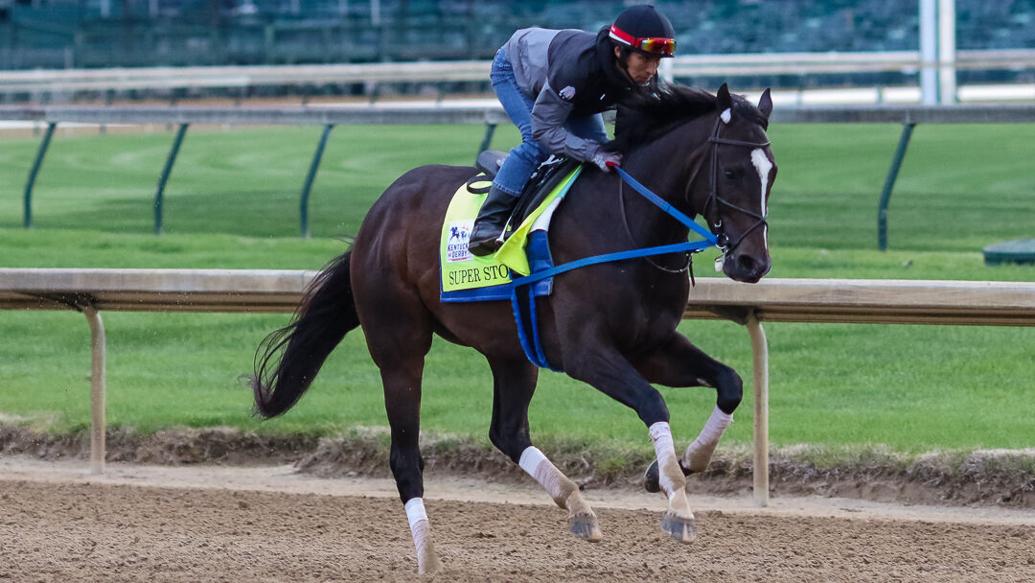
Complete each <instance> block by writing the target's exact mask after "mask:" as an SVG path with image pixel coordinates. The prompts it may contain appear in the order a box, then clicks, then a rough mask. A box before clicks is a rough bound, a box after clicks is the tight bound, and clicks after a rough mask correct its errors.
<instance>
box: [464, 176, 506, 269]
mask: <svg viewBox="0 0 1035 583" xmlns="http://www.w3.org/2000/svg"><path fill="white" fill-rule="evenodd" d="M517 202H518V197H517V196H515V195H513V194H510V193H507V192H504V191H502V190H500V189H499V188H497V187H496V186H495V185H493V187H492V189H491V190H489V196H488V197H486V198H485V202H484V203H483V204H482V208H481V210H480V211H478V218H477V219H475V221H474V229H472V230H471V238H470V239H469V240H468V243H467V248H468V249H469V250H470V251H471V254H472V255H477V256H479V257H481V256H484V255H491V254H492V253H495V252H496V250H497V249H499V248H500V245H502V244H503V241H502V240H501V239H500V236H501V235H502V234H503V229H504V227H506V226H507V219H509V218H510V213H511V212H512V211H513V210H514V207H515V206H517Z"/></svg>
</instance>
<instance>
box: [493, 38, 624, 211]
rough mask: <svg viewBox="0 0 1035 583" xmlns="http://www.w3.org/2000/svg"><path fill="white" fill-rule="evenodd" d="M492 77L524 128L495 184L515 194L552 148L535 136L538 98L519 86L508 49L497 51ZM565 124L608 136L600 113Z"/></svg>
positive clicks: (592, 136)
mask: <svg viewBox="0 0 1035 583" xmlns="http://www.w3.org/2000/svg"><path fill="white" fill-rule="evenodd" d="M489 79H490V80H491V81H492V88H493V90H494V91H495V92H496V97H498V98H499V100H500V103H501V104H502V105H503V110H504V111H506V112H507V115H508V116H509V117H510V121H512V122H514V125H516V126H517V128H518V130H519V131H520V132H521V144H519V145H518V146H517V147H515V148H514V149H512V150H511V151H510V154H509V155H508V156H507V159H506V160H505V161H504V162H503V166H502V167H501V168H500V169H499V172H497V173H496V179H495V180H493V181H492V185H493V186H495V187H496V188H498V189H499V190H502V191H503V192H505V193H507V194H509V195H511V196H514V197H516V196H518V195H520V194H521V191H522V190H524V188H525V184H526V183H527V182H528V177H529V176H531V175H532V172H534V171H535V169H536V168H537V167H539V165H540V164H542V163H543V161H544V160H546V159H547V158H549V157H550V152H548V151H547V150H546V149H545V148H543V146H542V145H541V144H539V142H537V141H536V140H535V139H533V138H532V106H533V105H534V104H535V101H534V100H533V99H532V98H531V97H529V96H528V95H526V94H525V92H524V91H522V90H521V88H520V87H518V83H517V79H516V78H515V77H514V67H513V66H512V65H511V64H510V60H509V59H508V58H507V53H506V51H505V50H503V49H500V50H498V51H496V58H495V59H493V61H492V72H491V73H490V74H489ZM564 128H565V129H566V130H568V131H569V132H571V133H573V134H575V135H576V136H578V137H580V138H583V139H587V140H593V141H594V142H598V143H603V142H606V141H607V139H608V138H607V132H606V131H605V130H604V119H603V118H602V117H601V116H600V114H599V113H595V114H591V115H585V116H578V117H572V118H570V119H568V121H567V123H565V124H564Z"/></svg>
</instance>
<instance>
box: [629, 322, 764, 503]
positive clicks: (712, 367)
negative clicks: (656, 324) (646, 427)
mask: <svg viewBox="0 0 1035 583" xmlns="http://www.w3.org/2000/svg"><path fill="white" fill-rule="evenodd" d="M637 365H638V366H637V368H638V369H639V370H640V371H641V372H642V373H643V374H644V376H646V377H647V379H648V380H650V381H651V382H654V383H658V384H662V385H666V386H670V387H694V386H706V387H715V392H716V398H715V409H714V410H712V414H711V416H710V417H709V418H708V421H707V422H706V423H705V425H704V427H703V428H702V429H701V432H700V433H699V434H698V435H697V438H696V439H694V440H693V441H692V442H690V445H689V446H687V448H686V451H685V452H684V454H683V459H682V460H681V464H682V466H683V471H684V473H686V474H690V473H700V472H703V471H704V470H706V469H707V468H708V462H709V461H711V459H712V454H713V453H714V452H715V447H716V446H717V445H718V444H719V439H720V438H722V434H723V433H725V431H726V428H727V427H729V425H730V423H732V422H733V411H734V410H735V409H736V408H737V406H738V405H740V400H741V398H742V397H743V392H744V384H743V382H742V381H741V379H740V376H739V375H738V374H737V373H736V371H734V370H733V369H732V368H730V367H728V366H726V365H724V364H722V363H721V362H719V361H717V360H715V359H714V358H712V357H710V356H708V355H707V354H705V353H704V352H702V351H701V350H700V349H699V348H697V347H696V346H694V345H693V344H692V343H691V342H690V341H689V340H687V339H686V337H685V336H683V335H682V334H680V333H678V332H674V333H673V334H672V338H671V339H670V340H669V341H668V342H667V343H665V344H663V345H662V346H661V347H659V348H658V349H657V350H656V351H654V352H653V353H651V354H649V355H647V356H646V357H644V358H643V359H642V360H641V361H640V362H638V363H637ZM644 487H645V488H646V489H647V490H648V491H650V492H657V491H658V490H659V486H658V468H657V464H652V465H651V467H649V468H647V471H646V472H645V474H644Z"/></svg>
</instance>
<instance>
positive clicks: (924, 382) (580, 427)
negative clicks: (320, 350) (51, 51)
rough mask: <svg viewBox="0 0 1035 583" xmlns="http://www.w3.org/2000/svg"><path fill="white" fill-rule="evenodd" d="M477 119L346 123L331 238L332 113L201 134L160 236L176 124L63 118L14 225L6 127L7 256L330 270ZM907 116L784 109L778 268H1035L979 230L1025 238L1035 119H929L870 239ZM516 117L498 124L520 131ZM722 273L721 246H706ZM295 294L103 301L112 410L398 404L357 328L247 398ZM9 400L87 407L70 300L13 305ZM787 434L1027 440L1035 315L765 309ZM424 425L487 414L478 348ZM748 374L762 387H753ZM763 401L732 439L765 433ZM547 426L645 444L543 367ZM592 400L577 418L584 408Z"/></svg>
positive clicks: (4, 352)
mask: <svg viewBox="0 0 1035 583" xmlns="http://www.w3.org/2000/svg"><path fill="white" fill-rule="evenodd" d="M480 134H481V128H477V127H474V126H471V127H467V126H460V127H455V128H446V127H416V128H406V127H341V128H338V129H336V130H335V133H334V134H333V135H332V139H331V142H330V144H329V146H328V150H327V153H326V155H325V158H324V164H323V166H322V168H321V171H320V175H319V177H318V179H317V182H316V185H315V188H314V192H313V197H312V207H311V217H312V221H313V223H312V226H313V233H314V238H313V239H311V240H301V239H299V238H297V236H296V235H297V232H298V218H297V217H298V208H297V206H298V193H299V190H300V188H301V184H302V180H303V178H304V174H305V171H306V168H307V165H308V161H309V157H310V156H311V153H312V150H313V148H314V147H315V144H316V141H317V139H318V137H319V129H318V128H273V129H250V130H245V131H239V130H235V131H218V130H208V131H194V130H192V132H191V133H190V134H188V137H187V140H186V142H185V144H184V147H183V151H182V153H181V156H180V160H179V162H178V163H177V167H176V170H175V172H174V173H173V176H172V179H171V181H170V183H169V187H168V191H167V197H168V198H167V200H166V227H165V228H166V234H164V235H162V236H161V237H155V236H153V235H151V234H150V232H151V198H152V196H153V193H154V186H155V181H156V179H157V175H158V172H159V170H160V168H161V164H162V161H163V159H164V156H165V155H166V153H167V150H168V147H169V144H170V143H171V134H170V133H169V132H158V133H153V134H142V135H119V134H109V135H106V136H95V135H81V136H74V137H69V136H62V135H58V136H56V138H55V141H54V144H53V146H52V149H51V152H50V154H49V155H48V159H47V161H46V164H45V167H44V169H43V173H42V175H41V178H40V181H39V183H38V185H37V192H36V199H35V211H36V212H35V225H36V227H35V228H34V229H33V230H30V231H26V230H23V229H21V228H20V224H21V223H20V222H21V192H22V188H23V186H24V180H25V175H26V174H27V169H28V167H29V165H30V164H31V160H32V156H33V155H34V152H35V147H36V143H37V142H36V141H35V140H31V139H4V140H3V141H0V265H2V266H5V267H59V266H62V267H225V268H284V269H315V268H318V267H320V266H321V265H322V264H323V263H325V262H326V261H327V260H329V259H330V258H331V257H332V256H334V255H335V254H337V253H338V252H340V251H341V249H342V248H343V247H344V243H343V242H341V240H342V239H346V238H347V237H348V236H349V235H351V234H352V233H354V232H355V230H356V228H357V226H358V225H359V223H360V221H361V220H362V217H363V215H364V213H365V211H366V209H367V208H368V207H369V205H370V203H371V202H372V201H373V200H374V199H375V198H376V197H377V196H378V194H379V193H380V192H381V191H382V190H383V189H384V187H386V186H387V185H388V184H389V183H390V182H391V181H392V180H393V179H394V178H395V177H396V176H398V175H399V174H401V173H402V172H404V171H405V170H406V169H408V168H410V167H413V166H416V165H419V164H423V163H452V164H465V163H468V162H469V161H470V159H471V158H472V156H473V151H474V148H475V146H476V145H477V143H478V140H479V139H480ZM897 134H898V128H897V127H894V126H862V125H857V126H817V125H796V126H777V127H774V128H773V130H772V132H771V137H772V139H773V142H774V148H775V153H776V156H777V160H778V163H779V164H780V167H781V169H780V177H779V180H778V182H777V188H776V191H775V192H774V195H773V199H772V205H771V206H772V211H771V213H772V214H771V229H770V233H771V240H772V248H773V256H774V262H775V266H774V269H773V272H772V276H773V277H811V278H848V277H862V278H896V279H898V278H902V279H966V280H1014V281H1031V280H1032V278H1033V275H1035V270H1032V269H1031V268H1024V267H1016V266H1014V267H997V268H989V267H985V266H984V265H983V263H982V259H981V254H980V249H981V247H982V246H984V245H986V244H988V243H991V242H995V241H999V240H1003V239H1010V238H1019V237H1031V236H1035V235H1033V233H1032V227H1033V226H1035V223H1033V221H1032V217H1033V216H1035V172H1033V171H1032V170H1031V166H1030V160H1029V159H1028V156H1027V155H1026V153H1025V152H1026V146H1025V144H1027V143H1031V141H1032V140H1033V138H1035V128H1032V127H1030V126H1020V125H1019V126H921V127H919V128H918V129H917V131H916V133H915V137H914V143H913V145H912V147H911V151H910V153H909V155H908V157H907V159H906V163H905V165H904V166H903V169H902V174H901V177H900V180H899V185H898V187H897V188H896V192H895V195H894V197H893V199H892V206H891V222H890V241H891V249H892V251H890V252H888V253H879V252H877V251H875V250H874V249H875V246H876V235H875V231H876V228H875V226H876V204H877V198H878V196H879V193H880V187H881V185H882V183H883V179H884V173H885V171H886V168H887V164H888V162H889V160H890V157H891V153H892V150H893V149H894V147H895V142H896V140H897ZM515 135H516V134H515V132H513V131H512V130H509V129H508V130H503V131H501V133H500V134H499V135H498V137H497V140H496V143H497V144H498V145H506V144H509V143H512V142H513V140H514V139H515ZM698 265H699V267H698V274H699V275H700V276H713V275H714V274H709V273H708V272H709V271H711V269H710V258H709V256H707V255H706V256H705V257H702V258H701V260H700V262H699V264H698ZM287 318H288V317H287V316H286V315H276V316H261V315H222V314H135V313H105V314H104V319H105V325H106V327H107V331H108V343H109V362H108V385H109V397H108V399H109V401H108V402H109V405H108V411H109V419H110V421H111V422H112V423H113V424H115V425H121V426H131V427H135V428H138V429H140V430H144V431H152V430H156V429H160V428H162V427H167V426H172V425H190V426H209V425H232V426H239V427H244V428H249V429H253V428H254V429H258V430H261V431H270V432H292V431H306V432H318V433H332V432H337V431H340V430H342V429H345V428H348V427H355V426H382V425H385V424H386V419H385V413H384V408H383V401H382V396H381V391H380V383H379V377H378V374H377V369H376V367H374V365H373V364H372V363H371V361H370V358H369V356H368V355H367V353H366V349H365V347H364V345H363V338H362V335H361V334H359V333H358V332H357V333H354V334H352V335H350V336H349V337H347V338H346V340H345V342H344V343H343V344H342V346H341V347H340V348H339V349H338V350H337V351H336V352H335V353H334V354H333V355H332V357H331V359H330V361H329V362H328V364H327V366H326V368H325V369H324V371H323V372H322V373H321V376H320V377H319V378H318V379H317V382H316V383H315V385H314V387H313V389H312V390H311V391H310V393H309V394H308V395H307V396H306V397H305V398H304V399H303V401H302V402H301V403H300V404H299V405H298V407H296V408H295V409H294V410H292V411H291V412H290V413H288V414H287V415H286V416H285V417H283V418H282V419H278V420H276V421H272V422H265V423H260V422H258V421H255V420H254V419H252V418H251V417H250V416H249V408H250V398H251V397H250V392H249V391H248V390H247V389H245V388H243V387H242V385H241V383H240V382H239V380H238V376H239V375H241V374H243V373H246V372H249V370H250V367H251V359H252V354H253V352H254V348H255V346H256V345H257V344H258V342H259V340H260V339H261V338H262V337H263V336H264V335H265V334H266V333H268V332H269V331H270V330H272V329H274V328H275V327H277V326H280V325H283V324H284V323H285V322H286V321H287ZM682 327H683V329H684V331H685V332H686V333H687V334H688V335H689V336H690V337H691V338H692V339H693V340H694V341H695V342H696V343H698V344H699V345H700V346H701V347H702V348H703V349H704V350H706V351H707V352H709V353H710V354H713V355H714V356H716V357H718V358H720V359H722V360H724V361H725V362H727V363H729V364H731V365H732V366H734V367H735V368H737V369H738V370H740V371H741V373H742V375H743V376H744V377H745V378H746V379H750V370H751V369H750V366H751V354H750V347H749V343H748V340H747V333H746V331H745V330H744V329H743V328H741V327H739V326H736V325H734V324H731V323H727V322H703V321H688V322H685V323H684V324H683V325H682ZM0 330H2V331H3V334H0V413H6V414H9V415H18V416H24V417H28V418H31V419H37V420H39V422H40V423H44V422H46V423H51V424H52V426H53V427H54V428H55V429H57V430H64V429H70V428H76V427H80V426H83V425H85V424H86V423H88V419H89V414H88V398H87V395H88V391H89V383H88V379H87V375H88V373H89V332H88V329H87V326H86V324H85V322H84V321H83V317H82V316H81V315H79V314H75V313H63V312H19V313H16V312H0ZM767 331H768V334H769V338H770V344H771V363H770V366H771V371H772V373H771V375H772V378H771V383H772V396H771V409H772V413H771V417H772V418H771V435H772V440H773V442H774V443H775V444H777V445H786V444H794V443H806V442H807V443H814V444H818V445H825V446H830V447H840V446H853V445H864V444H886V445H888V446H890V447H891V448H894V449H896V450H900V451H909V452H915V451H923V450H929V449H936V448H949V449H956V448H973V447H1011V448H1014V447H1030V446H1032V440H1033V438H1035V433H1033V432H1032V430H1031V421H1030V420H1031V419H1032V418H1033V417H1035V374H1033V373H1035V368H1033V367H1032V365H1031V364H1030V360H1031V350H1032V346H1033V340H1035V337H1033V333H1032V331H1031V330H1029V329H1021V328H980V327H977V328H967V327H923V326H870V325H827V324H819V325H804V324H775V323H774V324H769V325H768V326H767ZM424 389H425V397H424V401H423V427H424V428H425V429H426V430H432V431H436V432H441V433H452V434H457V435H474V436H477V437H479V438H481V439H485V438H484V436H485V435H486V434H487V432H488V422H489V412H490V409H491V381H490V376H489V372H488V367H487V365H486V364H485V362H484V360H482V359H481V358H480V357H479V356H477V354H476V353H474V352H473V351H470V350H467V349H462V348H459V347H455V346H452V345H448V344H447V343H445V342H439V341H437V342H436V345H435V347H434V349H433V350H432V353H431V356H430V357H429V361H428V367H427V374H426V381H425V387H424ZM662 390H663V393H664V395H665V397H666V399H667V400H668V403H669V406H670V409H671V411H672V420H673V421H672V423H673V427H674V429H675V431H676V434H677V436H679V437H681V438H684V439H686V438H689V437H691V436H692V434H694V433H695V432H696V431H697V429H698V428H699V427H700V425H701V424H702V423H703V421H704V419H705V418H706V417H707V415H708V413H709V412H710V410H711V408H712V403H713V402H714V395H713V393H712V392H711V391H709V390H702V389H691V390H684V389H662ZM748 392H749V393H750V389H749V390H748ZM751 405H752V403H751V398H750V394H749V396H748V397H747V398H746V400H745V402H744V404H743V405H742V407H741V409H740V411H739V412H738V414H737V419H738V423H736V424H735V425H734V426H733V428H732V429H731V433H730V434H729V436H730V441H731V442H741V443H743V442H747V441H748V440H750V438H751V423H750V421H751V411H752V407H751ZM531 418H532V428H533V432H534V434H536V435H540V436H544V437H547V438H550V439H560V438H566V439H574V440H585V441H588V442H609V443H614V444H634V445H641V444H642V445H643V446H646V444H647V440H646V437H645V430H644V428H643V427H642V425H641V424H640V422H639V421H638V420H637V418H636V416H635V415H634V414H633V413H632V412H631V411H629V410H626V409H625V408H624V407H622V406H621V405H619V404H617V403H615V402H614V401H611V400H610V399H609V398H607V397H605V396H604V395H602V394H600V393H598V392H597V391H595V390H593V389H591V388H590V387H588V386H585V385H582V384H580V383H577V382H574V381H572V380H570V379H567V378H566V377H563V376H560V375H556V374H552V373H543V374H542V375H541V382H540V387H539V389H538V392H537V394H536V398H535V400H534V401H533V406H532V410H531ZM573 419H577V420H578V422H577V423H573V422H572V420H573Z"/></svg>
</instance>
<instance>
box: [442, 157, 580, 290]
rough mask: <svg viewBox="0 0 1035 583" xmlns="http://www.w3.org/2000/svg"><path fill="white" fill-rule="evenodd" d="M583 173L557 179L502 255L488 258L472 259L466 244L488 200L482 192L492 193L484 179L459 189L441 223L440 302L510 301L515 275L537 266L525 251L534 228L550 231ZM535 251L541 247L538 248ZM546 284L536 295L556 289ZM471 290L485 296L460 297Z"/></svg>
mask: <svg viewBox="0 0 1035 583" xmlns="http://www.w3.org/2000/svg"><path fill="white" fill-rule="evenodd" d="M581 171H582V166H581V165H578V166H576V167H575V168H574V169H572V170H570V171H568V172H567V173H566V175H565V176H562V179H560V180H558V181H557V184H556V185H554V186H553V188H552V189H551V190H550V191H549V192H547V193H546V195H545V196H544V197H543V198H542V200H541V201H540V202H539V203H538V204H537V205H536V206H535V207H534V208H533V209H532V210H531V211H530V212H528V213H527V215H526V216H525V217H524V219H523V220H521V222H520V224H519V225H518V226H517V228H515V229H513V231H512V232H511V235H510V237H509V238H508V239H507V240H506V242H505V243H504V244H503V246H502V247H501V248H500V249H499V251H497V252H496V253H495V254H493V255H489V256H486V257H477V256H475V255H471V253H470V251H468V249H467V244H468V241H469V239H470V236H471V230H472V229H473V227H474V220H475V218H476V217H477V216H478V211H479V210H480V209H481V206H482V203H483V202H484V201H485V197H486V196H487V195H486V194H484V193H486V192H488V187H489V186H490V185H491V182H489V181H487V180H483V181H473V182H468V183H466V184H463V185H461V186H460V188H458V189H457V191H456V192H455V193H454V194H453V198H452V200H451V201H450V203H449V208H448V210H446V215H445V218H444V220H443V222H442V234H441V238H440V241H441V246H440V258H439V260H440V265H441V268H442V269H441V273H442V282H441V283H442V298H441V299H442V301H444V302H449V301H454V302H459V301H465V302H470V301H489V300H502V299H510V291H511V290H510V286H509V285H508V284H509V283H510V280H511V274H512V272H513V273H514V274H517V275H528V274H529V273H531V272H532V267H531V264H536V263H537V261H536V259H535V258H532V261H531V262H530V258H529V257H528V255H527V254H526V252H525V249H526V243H527V241H528V238H529V235H530V233H531V232H532V231H533V230H542V231H546V230H547V229H548V228H549V221H550V218H551V217H552V216H553V211H554V210H555V209H556V208H557V205H559V204H560V201H561V200H562V199H563V198H564V195H565V194H567V192H568V190H569V189H570V188H571V185H572V184H574V182H575V180H576V179H577V178H578V176H579V174H580V173H581ZM472 191H473V192H472ZM479 192H480V193H479ZM512 220H513V219H512ZM536 247H537V249H539V248H540V246H536ZM543 251H545V253H546V254H547V255H548V254H549V249H545V248H543V249H542V250H540V251H539V253H542V252H543ZM515 277H516V275H515ZM542 283H548V284H551V285H547V286H542V287H540V288H539V289H538V290H537V295H540V293H538V292H543V291H545V292H546V293H549V289H550V288H551V287H552V282H542ZM469 290H483V292H484V293H461V294H458V293H456V292H469Z"/></svg>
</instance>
